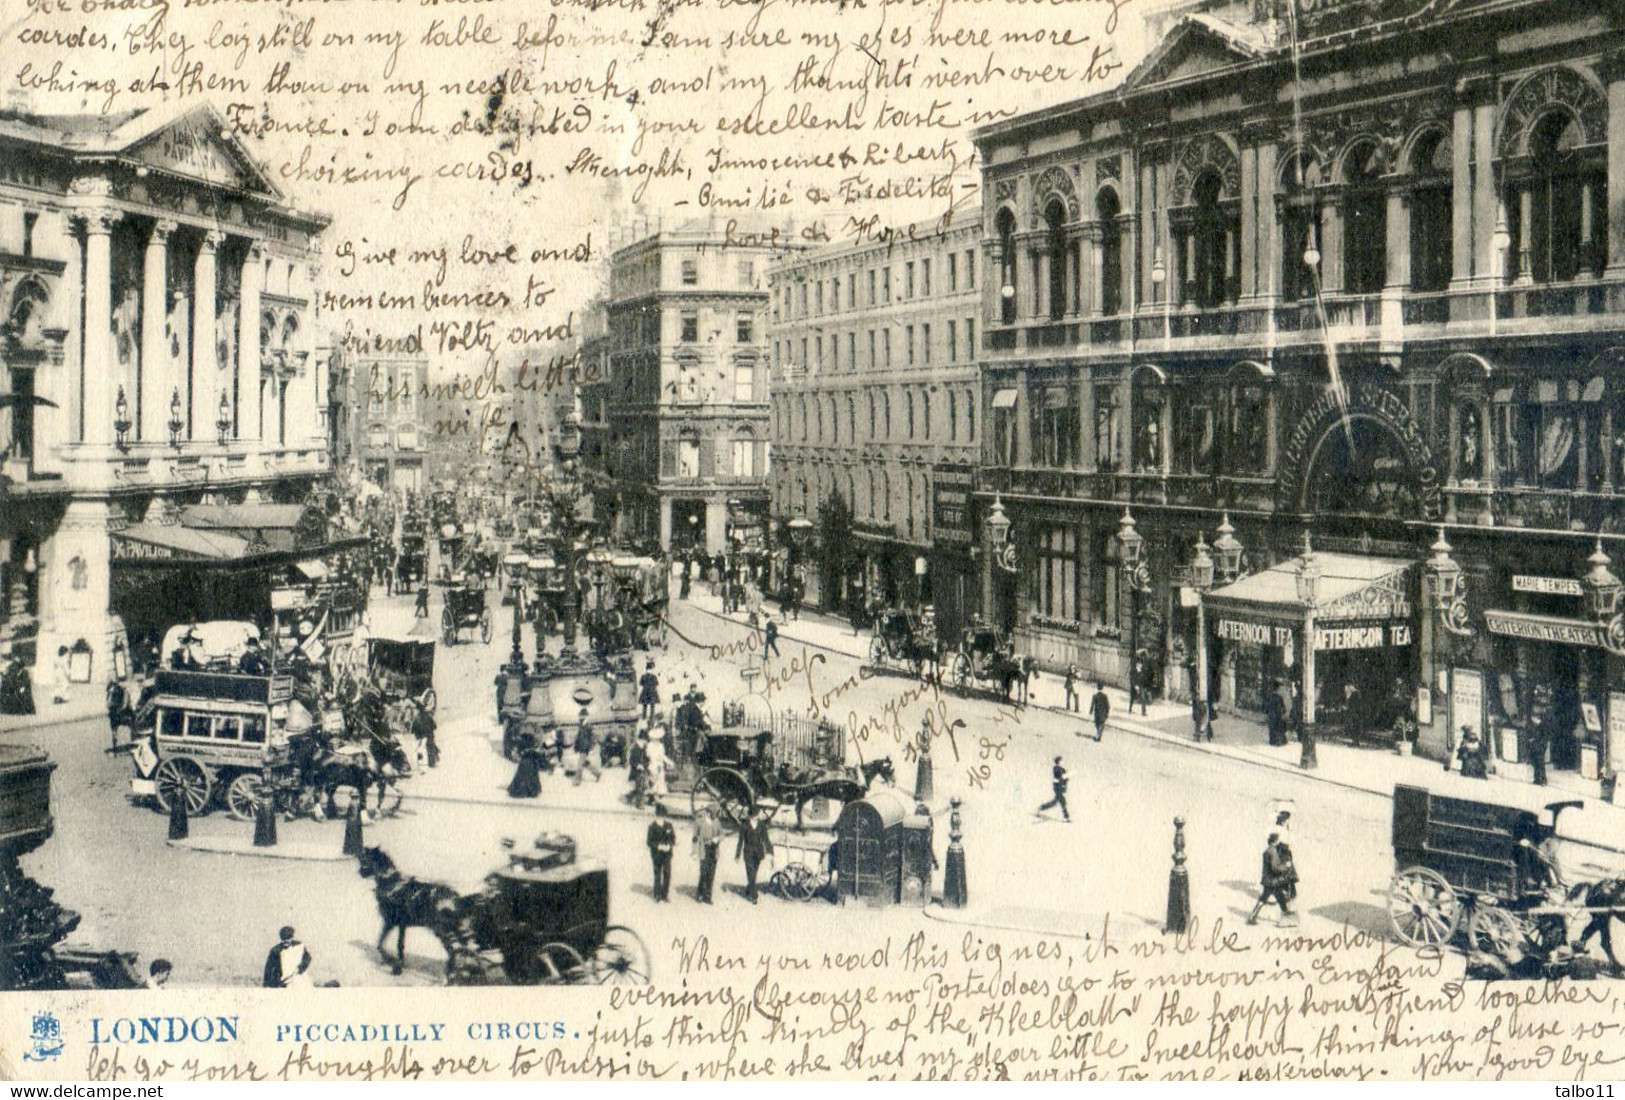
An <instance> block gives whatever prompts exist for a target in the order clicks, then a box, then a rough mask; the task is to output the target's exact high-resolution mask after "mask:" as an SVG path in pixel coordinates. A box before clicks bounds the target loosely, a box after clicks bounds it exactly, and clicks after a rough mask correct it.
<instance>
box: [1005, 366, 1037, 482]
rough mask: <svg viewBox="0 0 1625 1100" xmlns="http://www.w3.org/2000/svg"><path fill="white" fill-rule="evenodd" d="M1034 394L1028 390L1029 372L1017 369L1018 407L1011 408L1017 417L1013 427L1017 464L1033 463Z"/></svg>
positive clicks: (1026, 464) (1028, 464)
mask: <svg viewBox="0 0 1625 1100" xmlns="http://www.w3.org/2000/svg"><path fill="white" fill-rule="evenodd" d="M1032 408H1033V405H1032V394H1030V393H1028V392H1027V372H1026V371H1025V370H1018V371H1016V407H1015V408H1013V409H1011V410H1010V415H1011V416H1012V417H1013V418H1014V419H1015V423H1014V424H1013V425H1012V427H1013V428H1014V429H1015V437H1016V461H1015V463H1014V465H1016V466H1030V465H1032V454H1033V451H1032V439H1031V437H1030V431H1031V424H1030V423H1029V421H1030V420H1031V419H1032Z"/></svg>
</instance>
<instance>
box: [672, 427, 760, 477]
mask: <svg viewBox="0 0 1625 1100" xmlns="http://www.w3.org/2000/svg"><path fill="white" fill-rule="evenodd" d="M707 442H708V443H710V445H708V446H701V441H700V438H699V436H698V435H697V434H685V435H682V436H680V437H679V438H678V439H676V440H675V441H673V442H671V443H668V444H667V445H666V446H665V447H664V448H662V450H661V470H660V473H661V476H662V477H675V478H681V479H683V480H687V481H696V480H699V479H701V478H707V477H745V478H757V477H764V476H766V474H767V470H768V463H769V461H770V453H769V450H768V444H767V442H766V441H765V440H761V439H757V438H756V433H755V432H754V431H752V430H751V429H750V428H748V427H745V428H741V429H739V431H738V432H737V433H736V434H735V436H734V438H733V439H724V440H718V441H715V442H711V441H707Z"/></svg>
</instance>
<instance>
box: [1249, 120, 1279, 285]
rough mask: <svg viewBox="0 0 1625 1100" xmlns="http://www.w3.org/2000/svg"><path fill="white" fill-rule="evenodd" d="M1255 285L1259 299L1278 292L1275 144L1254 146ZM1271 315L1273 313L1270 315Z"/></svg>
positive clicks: (1277, 216)
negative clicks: (1256, 175) (1255, 161)
mask: <svg viewBox="0 0 1625 1100" xmlns="http://www.w3.org/2000/svg"><path fill="white" fill-rule="evenodd" d="M1257 247H1258V257H1257V260H1256V261H1255V266H1256V268H1257V271H1258V286H1257V287H1256V289H1255V293H1257V295H1258V296H1259V297H1260V298H1273V297H1274V296H1275V295H1277V294H1279V293H1280V291H1281V244H1280V217H1279V214H1278V213H1277V211H1276V207H1275V146H1274V145H1273V144H1270V145H1260V146H1259V147H1258V245H1257ZM1271 316H1273V314H1271Z"/></svg>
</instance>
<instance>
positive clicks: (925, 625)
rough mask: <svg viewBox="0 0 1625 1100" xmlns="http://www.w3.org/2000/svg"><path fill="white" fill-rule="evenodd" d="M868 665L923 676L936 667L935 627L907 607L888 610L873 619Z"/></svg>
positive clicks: (878, 668)
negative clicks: (873, 633) (872, 636)
mask: <svg viewBox="0 0 1625 1100" xmlns="http://www.w3.org/2000/svg"><path fill="white" fill-rule="evenodd" d="M874 631H875V635H874V638H873V639H872V640H871V641H870V642H869V666H870V667H871V668H873V669H875V670H876V671H882V672H887V671H892V670H896V671H900V672H909V673H911V674H913V675H914V676H921V677H923V676H925V675H926V674H927V671H928V670H934V669H935V668H936V667H937V664H938V658H939V654H938V642H937V629H936V624H935V623H933V622H930V621H928V620H927V619H925V618H924V617H923V616H921V615H918V614H916V613H915V612H913V611H910V610H908V609H907V608H902V607H889V608H886V609H884V610H882V611H880V612H879V613H878V614H877V615H876V616H875V624H874Z"/></svg>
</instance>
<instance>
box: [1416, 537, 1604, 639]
mask: <svg viewBox="0 0 1625 1100" xmlns="http://www.w3.org/2000/svg"><path fill="white" fill-rule="evenodd" d="M1430 549H1431V550H1432V551H1433V556H1432V557H1431V558H1429V559H1428V560H1427V561H1426V562H1425V563H1424V564H1423V566H1422V598H1423V599H1424V600H1425V601H1426V603H1427V606H1428V609H1429V610H1430V611H1433V612H1436V613H1437V614H1438V616H1439V623H1440V625H1441V626H1443V627H1444V628H1445V629H1446V630H1447V631H1449V632H1450V633H1451V634H1455V635H1457V636H1458V637H1470V636H1471V635H1472V633H1473V630H1472V628H1471V627H1469V626H1468V625H1467V580H1466V577H1465V576H1464V575H1463V574H1462V571H1461V566H1460V565H1457V564H1456V560H1455V559H1454V558H1452V557H1451V556H1450V550H1451V547H1450V543H1449V542H1447V541H1446V540H1445V537H1444V528H1442V527H1441V528H1439V539H1438V541H1437V542H1435V543H1434V544H1433V545H1432V546H1431V547H1430ZM1603 560H1604V561H1605V562H1606V561H1607V558H1606V556H1605V557H1604V559H1603Z"/></svg>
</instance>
